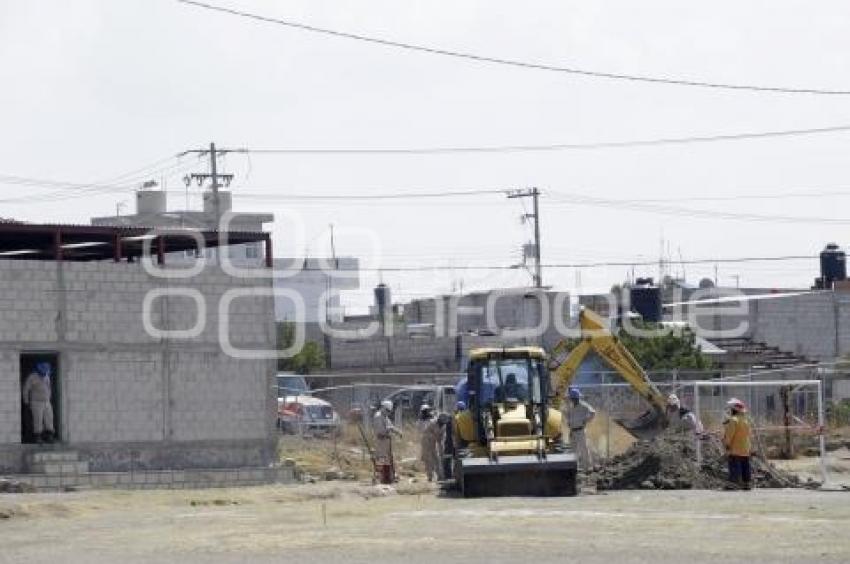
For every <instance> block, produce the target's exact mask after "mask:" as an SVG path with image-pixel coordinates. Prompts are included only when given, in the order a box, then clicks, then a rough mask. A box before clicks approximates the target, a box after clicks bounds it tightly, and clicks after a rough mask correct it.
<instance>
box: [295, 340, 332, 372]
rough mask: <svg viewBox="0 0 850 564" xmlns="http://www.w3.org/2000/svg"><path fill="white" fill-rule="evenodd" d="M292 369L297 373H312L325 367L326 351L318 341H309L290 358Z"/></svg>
mask: <svg viewBox="0 0 850 564" xmlns="http://www.w3.org/2000/svg"><path fill="white" fill-rule="evenodd" d="M289 366H290V370H292V371H294V372H295V373H296V374H310V373H311V372H312V371H313V370H316V369H317V368H324V367H325V352H324V351H323V350H322V347H320V346H319V343H317V342H316V341H307V342H306V343H304V346H303V347H302V348H301V350H300V351H298V353H297V354H296V355H295V356H293V357H292V358H291V359H289Z"/></svg>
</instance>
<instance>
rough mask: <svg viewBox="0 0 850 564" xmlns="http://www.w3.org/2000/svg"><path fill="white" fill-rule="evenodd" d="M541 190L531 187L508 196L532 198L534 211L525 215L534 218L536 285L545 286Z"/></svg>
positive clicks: (526, 217)
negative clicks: (541, 236)
mask: <svg viewBox="0 0 850 564" xmlns="http://www.w3.org/2000/svg"><path fill="white" fill-rule="evenodd" d="M539 197H540V190H538V189H537V188H531V189H529V190H513V191H511V192H509V193H508V198H511V199H513V198H531V202H532V213H527V214H525V215H523V217H524V218H525V219H529V218H532V219H534V287H535V288H542V287H543V264H542V262H541V260H540V202H539Z"/></svg>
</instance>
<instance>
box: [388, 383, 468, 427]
mask: <svg viewBox="0 0 850 564" xmlns="http://www.w3.org/2000/svg"><path fill="white" fill-rule="evenodd" d="M384 399H385V400H390V401H391V402H393V413H398V412H399V410H401V414H402V415H401V417H402V419H403V420H405V421H415V420H416V419H417V418H418V417H419V408H420V407H421V406H422V405H423V404H428V405H430V406H431V407H433V408H434V409H435V411H436V412H437V413H452V411H454V407H455V403H456V395H455V388H454V386H448V385H439V384H415V385H412V386H408V387H406V388H402V389H400V390H398V391H395V392H393V393H391V394H390V395H388V396H387V397H385V398H384Z"/></svg>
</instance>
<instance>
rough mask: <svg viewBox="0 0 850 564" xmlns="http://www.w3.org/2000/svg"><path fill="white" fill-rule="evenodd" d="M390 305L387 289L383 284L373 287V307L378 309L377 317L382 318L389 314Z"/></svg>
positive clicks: (390, 299) (388, 290) (390, 300)
mask: <svg viewBox="0 0 850 564" xmlns="http://www.w3.org/2000/svg"><path fill="white" fill-rule="evenodd" d="M392 303H393V302H392V298H391V296H390V289H389V287H388V286H387V285H386V284H383V283H381V284H378V285H377V286H375V306H377V308H378V316H379V317H382V318H383V316H385V315H386V314H388V313H389V312H390V308H391V307H392Z"/></svg>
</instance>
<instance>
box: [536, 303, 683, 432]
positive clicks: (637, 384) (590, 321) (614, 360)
mask: <svg viewBox="0 0 850 564" xmlns="http://www.w3.org/2000/svg"><path fill="white" fill-rule="evenodd" d="M579 327H580V328H581V341H580V342H579V343H578V345H576V346H575V347H574V348H573V349H572V350H571V351H570V352H569V354H568V355H567V356H566V358H564V359H563V361H561V362H560V363H558V364H557V366H556V367H553V368H552V387H553V395H554V401H555V402H558V401H560V399H561V398H563V397H564V392H566V390H567V387H568V386H569V385H570V384H571V383H572V381H573V378H575V375H576V372H577V371H578V368H579V366H581V363H582V361H584V359H585V357H586V356H587V355H588V353H590V352H591V351H593V352H594V353H596V354H597V355H598V356H599V358H601V359H602V361H603V362H605V364H607V365H608V366H609V367H611V368H612V369H614V370H616V371H617V372H618V373H619V374H620V375H621V376H622V377H623V379H624V380H625V381H626V382H628V383H629V384H631V386H632V388H634V389H635V391H636V392H637V393H638V394H640V396H641V397H642V398H644V399H645V400H646V401H648V402H649V404H650V406H651V409H650V410H649V411H648V412H646V413H644V414H643V415H641V416H640V417H638V418H637V419H634V420H632V421H618V423H620V424H621V425H622V426H623V427H625V428H626V430H628V431H629V432H631V433H632V434H633V435H635V436H636V437H637V438H640V439H647V438H651V437H652V436H654V435H656V434H657V433H658V432H659V431H660V430H661V429H663V428H664V427H665V426H666V425H667V415H666V408H667V397H666V396H665V395H664V394H662V393H661V392H660V391H659V390H658V388H657V387H656V386H655V384H653V383H652V381H651V380H650V379H649V376H647V374H646V372H645V371H644V370H643V368H641V366H640V364H638V362H637V361H636V360H635V358H634V356H632V354H631V353H630V352H629V350H628V349H627V348H626V347H625V346H624V345H623V343H622V342H621V341H620V340H619V339H618V338H617V337H616V336H615V335H614V334H612V333H611V331H610V330H609V329H608V326H607V323H606V321H605V320H604V319H603V318H602V317H600V316H599V315H597V314H596V313H594V312H592V311H590V310H588V309H584V308H583V309H582V310H581V312H580V313H579ZM567 343H568V341H566V340H563V341H561V342H560V343H558V344H557V345H556V346H555V348H554V349H553V351H552V357H553V361H554V362H556V363H557V362H558V360H557V359H558V356H559V355H562V354H563V353H564V352H565V349H566V346H567Z"/></svg>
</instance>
